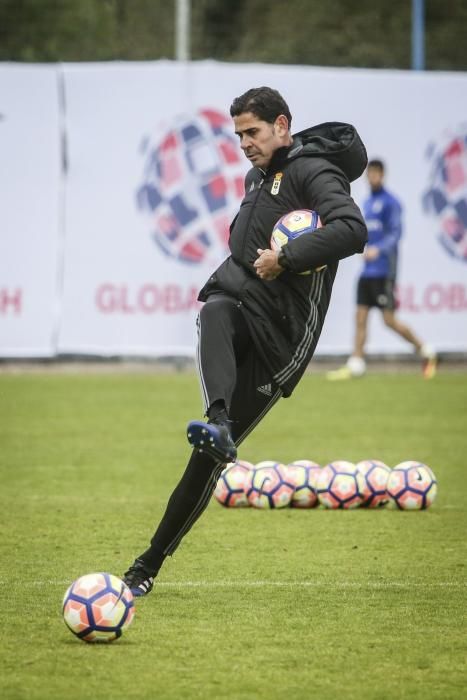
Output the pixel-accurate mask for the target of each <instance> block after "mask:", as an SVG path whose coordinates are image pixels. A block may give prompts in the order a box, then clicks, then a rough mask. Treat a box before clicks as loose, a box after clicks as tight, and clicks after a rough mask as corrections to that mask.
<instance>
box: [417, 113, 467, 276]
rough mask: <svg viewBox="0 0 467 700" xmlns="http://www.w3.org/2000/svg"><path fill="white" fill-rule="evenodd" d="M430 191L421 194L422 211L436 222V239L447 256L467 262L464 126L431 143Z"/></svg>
mask: <svg viewBox="0 0 467 700" xmlns="http://www.w3.org/2000/svg"><path fill="white" fill-rule="evenodd" d="M427 157H428V158H429V160H430V162H431V173H430V183H429V188H428V190H427V191H426V192H425V194H424V195H423V205H424V208H425V211H427V212H428V213H430V214H432V215H434V216H435V217H436V220H437V223H438V227H439V229H438V238H439V241H440V243H441V244H442V246H443V247H444V248H445V250H447V251H448V253H449V254H450V255H452V256H454V257H455V258H457V259H458V260H461V261H463V262H466V263H467V126H463V127H462V128H461V129H459V131H458V133H457V134H449V135H447V136H446V137H445V139H444V141H443V142H442V143H437V144H430V146H429V148H428V152H427Z"/></svg>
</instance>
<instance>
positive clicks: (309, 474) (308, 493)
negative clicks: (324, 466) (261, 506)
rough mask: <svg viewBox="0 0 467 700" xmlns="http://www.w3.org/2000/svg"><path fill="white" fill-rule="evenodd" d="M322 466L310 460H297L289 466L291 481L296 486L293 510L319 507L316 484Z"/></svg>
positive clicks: (291, 503)
mask: <svg viewBox="0 0 467 700" xmlns="http://www.w3.org/2000/svg"><path fill="white" fill-rule="evenodd" d="M320 470H321V466H320V465H319V464H318V463H317V462H313V461H311V460H309V459H296V460H294V461H293V462H290V464H288V465H287V472H288V475H289V480H290V481H291V482H292V483H293V485H294V486H295V492H294V494H293V496H292V500H291V502H290V505H291V507H292V508H316V506H318V505H319V501H318V494H317V493H316V482H317V478H318V473H319V471H320Z"/></svg>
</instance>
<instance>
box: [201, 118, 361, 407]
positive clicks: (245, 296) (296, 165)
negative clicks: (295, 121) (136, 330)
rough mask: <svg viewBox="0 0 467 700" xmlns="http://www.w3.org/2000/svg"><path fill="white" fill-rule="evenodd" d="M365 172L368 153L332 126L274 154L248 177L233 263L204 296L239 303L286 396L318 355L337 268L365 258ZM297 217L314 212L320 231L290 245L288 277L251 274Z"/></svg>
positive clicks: (352, 134) (234, 233)
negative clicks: (359, 197)
mask: <svg viewBox="0 0 467 700" xmlns="http://www.w3.org/2000/svg"><path fill="white" fill-rule="evenodd" d="M366 164H367V156H366V150H365V147H364V145H363V143H362V141H361V140H360V137H359V136H358V134H357V132H356V130H355V128H354V127H353V126H351V125H350V124H342V123H339V122H329V123H325V124H321V125H319V126H315V127H313V128H310V129H307V130H305V131H302V132H300V133H299V134H296V135H295V136H294V138H293V143H292V145H291V146H289V147H287V148H280V149H278V150H277V151H276V152H275V154H274V157H273V159H272V162H271V164H270V166H269V168H268V170H267V171H266V172H263V171H262V170H260V169H258V168H252V169H251V170H250V171H249V172H248V174H247V176H246V179H245V192H246V194H245V197H244V199H243V201H242V203H241V205H240V210H239V212H238V214H237V216H236V217H235V219H234V220H233V222H232V224H231V227H230V241H229V247H230V251H231V255H230V256H229V257H228V258H227V259H226V260H225V261H224V262H223V263H222V264H221V266H220V267H219V268H218V269H217V270H216V271H215V272H214V274H213V275H212V276H211V277H210V279H209V280H208V282H207V283H206V285H205V286H204V287H203V289H202V290H201V292H200V295H199V300H200V301H206V299H207V298H208V296H210V295H211V294H213V293H218V292H224V293H226V294H229V295H231V296H233V297H235V298H236V299H238V300H239V301H240V302H241V303H242V305H241V308H242V309H243V312H244V314H245V318H246V319H247V322H248V325H249V328H250V332H251V334H252V338H253V341H254V344H255V347H256V350H257V352H258V353H259V355H260V357H261V358H262V360H263V361H264V363H265V364H266V366H267V367H268V368H269V369H270V371H271V376H272V378H273V379H274V381H275V382H276V383H277V384H278V385H279V386H280V387H281V389H282V391H283V394H284V396H289V395H290V394H291V393H292V391H293V389H294V387H295V385H296V384H297V382H298V381H299V379H300V377H301V376H302V374H303V372H304V371H305V368H306V366H307V364H308V362H309V360H310V358H311V357H312V355H313V352H314V350H315V347H316V343H317V342H318V338H319V335H320V333H321V330H322V327H323V323H324V318H325V315H326V312H327V309H328V305H329V300H330V296H331V290H332V285H333V282H334V278H335V275H336V271H337V266H338V261H339V260H340V259H342V258H345V257H347V256H349V255H353V254H354V253H361V252H362V251H363V248H364V245H365V243H366V241H367V230H366V226H365V223H364V220H363V217H362V215H361V213H360V210H359V208H358V207H357V205H356V204H355V202H354V201H353V199H352V198H351V196H350V184H349V183H350V182H351V181H353V180H355V179H357V178H358V177H360V175H361V174H362V173H363V171H364V169H365V167H366ZM294 209H313V210H315V211H317V212H318V214H319V216H320V219H321V222H322V224H323V225H322V228H320V229H317V230H316V231H314V232H313V233H312V234H306V235H302V236H300V237H299V238H296V239H294V240H291V241H289V243H288V244H287V245H286V246H284V247H283V249H282V250H283V251H284V255H285V258H286V262H287V267H288V268H290V269H287V270H286V271H284V272H283V273H282V274H281V275H279V277H277V278H276V279H275V280H272V281H264V280H262V279H260V278H259V277H258V276H257V275H256V272H255V268H254V267H253V263H254V261H255V260H256V258H257V257H258V254H257V249H258V248H263V249H265V248H270V238H271V232H272V230H273V228H274V225H275V223H276V222H277V220H278V219H279V218H280V217H281V216H283V215H284V214H286V213H288V212H290V211H293V210H294ZM323 265H326V267H325V268H324V269H321V270H320V271H318V272H317V271H315V270H316V268H320V267H322V266H323ZM309 270H312V272H311V274H308V275H300V274H297V273H300V272H305V271H309Z"/></svg>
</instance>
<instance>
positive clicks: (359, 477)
mask: <svg viewBox="0 0 467 700" xmlns="http://www.w3.org/2000/svg"><path fill="white" fill-rule="evenodd" d="M437 490H438V484H437V481H436V477H435V475H434V473H433V471H432V470H431V469H430V467H428V466H427V465H426V464H422V463H421V462H413V461H408V462H401V463H400V464H397V465H396V466H395V467H394V468H393V469H391V468H390V467H388V466H387V465H386V464H384V462H381V461H379V460H364V461H362V462H358V463H357V464H353V463H352V462H346V461H343V460H340V461H336V462H330V463H329V464H326V466H324V467H321V466H320V465H319V464H317V463H316V462H311V461H309V460H297V461H295V462H291V463H290V464H282V463H280V462H273V461H264V462H259V463H258V464H251V463H250V462H245V461H241V460H238V461H237V462H233V463H231V464H228V465H227V466H226V468H225V469H224V471H223V472H222V474H221V476H220V478H219V481H218V482H217V486H216V489H215V492H214V496H215V498H216V499H217V500H218V501H219V503H221V504H222V505H223V506H227V507H232V508H240V507H245V506H253V507H254V508H262V509H268V508H285V507H287V506H291V507H292V508H316V507H318V506H320V505H321V506H323V507H324V508H331V509H337V508H345V509H350V508H358V507H364V508H381V507H384V506H389V507H394V508H399V509H400V510H424V509H425V508H428V507H429V506H430V505H431V504H432V503H433V501H434V500H435V498H436V493H437Z"/></svg>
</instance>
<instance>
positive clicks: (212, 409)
mask: <svg viewBox="0 0 467 700" xmlns="http://www.w3.org/2000/svg"><path fill="white" fill-rule="evenodd" d="M208 418H209V420H210V421H215V422H216V423H225V422H226V421H228V420H229V416H228V414H227V409H226V407H225V402H224V400H223V399H218V400H217V401H214V403H212V404H211V405H210V406H209V408H208Z"/></svg>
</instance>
